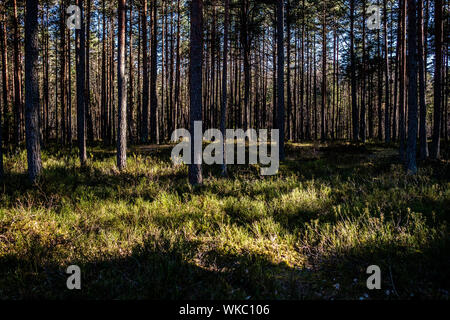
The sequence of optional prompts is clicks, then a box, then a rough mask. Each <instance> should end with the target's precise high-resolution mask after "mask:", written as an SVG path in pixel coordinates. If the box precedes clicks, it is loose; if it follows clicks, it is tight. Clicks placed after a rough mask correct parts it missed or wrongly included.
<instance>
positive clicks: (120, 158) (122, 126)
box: [117, 0, 127, 171]
mask: <svg viewBox="0 0 450 320" xmlns="http://www.w3.org/2000/svg"><path fill="white" fill-rule="evenodd" d="M126 15H127V14H126V0H119V32H118V35H117V38H118V48H119V52H118V68H117V76H118V85H119V88H118V89H119V90H118V93H119V96H118V101H119V125H118V130H117V133H118V134H117V167H118V168H119V170H121V171H122V170H123V169H125V168H126V166H127V100H126V90H127V79H126V77H125V33H126V31H125V29H126V27H125V26H126Z"/></svg>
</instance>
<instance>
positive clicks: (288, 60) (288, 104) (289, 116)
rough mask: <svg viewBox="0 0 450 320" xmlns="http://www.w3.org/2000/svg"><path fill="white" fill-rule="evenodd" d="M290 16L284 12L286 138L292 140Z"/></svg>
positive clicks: (287, 10) (288, 8) (288, 10)
mask: <svg viewBox="0 0 450 320" xmlns="http://www.w3.org/2000/svg"><path fill="white" fill-rule="evenodd" d="M286 12H290V4H289V0H288V1H287V8H286ZM290 20H291V17H290V16H289V15H288V14H286V65H287V70H286V91H287V101H286V107H287V122H286V123H287V128H286V133H287V136H288V140H292V118H293V117H292V96H291V21H290Z"/></svg>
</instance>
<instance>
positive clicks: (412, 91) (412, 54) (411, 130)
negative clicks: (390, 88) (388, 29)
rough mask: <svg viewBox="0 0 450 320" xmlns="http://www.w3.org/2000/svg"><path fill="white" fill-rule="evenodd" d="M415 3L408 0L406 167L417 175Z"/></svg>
mask: <svg viewBox="0 0 450 320" xmlns="http://www.w3.org/2000/svg"><path fill="white" fill-rule="evenodd" d="M416 1H417V0H408V71H409V84H408V143H407V146H406V167H407V171H408V173H409V174H416V173H417V164H416V147H417V126H418V125H417V63H416V53H417V47H416V37H417V26H416Z"/></svg>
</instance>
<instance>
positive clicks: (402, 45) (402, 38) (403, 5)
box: [398, 0, 407, 160]
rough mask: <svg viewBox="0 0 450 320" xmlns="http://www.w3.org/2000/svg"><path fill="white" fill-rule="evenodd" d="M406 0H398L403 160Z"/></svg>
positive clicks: (400, 136)
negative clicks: (399, 13)
mask: <svg viewBox="0 0 450 320" xmlns="http://www.w3.org/2000/svg"><path fill="white" fill-rule="evenodd" d="M406 1H407V0H400V2H401V4H400V12H401V19H400V28H401V30H400V61H401V63H400V92H399V97H400V101H399V109H400V110H399V124H398V133H399V140H400V158H401V159H402V160H405V139H406V132H405V109H406Z"/></svg>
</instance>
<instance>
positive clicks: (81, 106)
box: [76, 0, 86, 166]
mask: <svg viewBox="0 0 450 320" xmlns="http://www.w3.org/2000/svg"><path fill="white" fill-rule="evenodd" d="M77 5H78V6H79V7H80V16H81V29H77V30H76V38H77V40H76V42H77V50H76V55H77V138H78V148H79V153H80V163H81V165H82V166H84V165H86V125H85V119H86V116H85V100H84V98H85V94H86V93H85V83H86V82H85V75H86V70H85V59H86V57H85V53H86V51H85V32H86V30H85V24H84V20H83V19H84V16H83V0H77Z"/></svg>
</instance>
